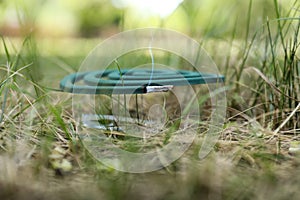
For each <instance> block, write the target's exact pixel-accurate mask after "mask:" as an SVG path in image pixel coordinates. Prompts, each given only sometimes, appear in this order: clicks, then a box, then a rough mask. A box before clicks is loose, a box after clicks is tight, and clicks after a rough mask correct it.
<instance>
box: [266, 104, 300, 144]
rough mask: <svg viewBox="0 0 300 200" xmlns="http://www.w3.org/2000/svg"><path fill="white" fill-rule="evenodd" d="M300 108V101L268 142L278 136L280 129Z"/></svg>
mask: <svg viewBox="0 0 300 200" xmlns="http://www.w3.org/2000/svg"><path fill="white" fill-rule="evenodd" d="M299 109H300V103H298V105H297V107H296V108H295V109H294V110H293V112H292V113H291V114H290V115H289V116H288V117H287V118H286V119H285V120H284V121H283V122H282V123H281V124H280V126H278V128H277V129H276V130H275V131H274V132H273V136H272V137H271V138H270V139H269V140H268V141H267V142H269V141H271V140H272V139H273V138H274V137H276V136H278V132H279V131H280V129H282V128H283V127H284V125H285V124H286V123H287V122H288V121H289V120H290V119H291V118H292V117H293V116H294V115H295V113H296V112H297V110H299Z"/></svg>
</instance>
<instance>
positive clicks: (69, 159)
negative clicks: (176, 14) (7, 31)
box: [0, 0, 300, 199]
mask: <svg viewBox="0 0 300 200" xmlns="http://www.w3.org/2000/svg"><path fill="white" fill-rule="evenodd" d="M272 6H273V7H274V8H273V9H274V10H273V11H274V13H273V14H274V15H275V16H276V19H265V21H264V23H263V24H258V25H257V27H258V28H257V29H256V30H252V29H251V27H252V24H251V22H252V21H251V20H252V18H253V12H254V11H253V8H255V5H254V1H249V4H248V7H247V10H246V11H245V13H246V15H247V20H246V21H247V23H245V24H244V27H243V28H244V29H245V30H246V31H245V32H244V33H242V35H240V34H241V33H239V32H237V29H238V28H239V27H238V25H237V24H238V23H237V20H236V23H235V25H234V28H233V29H232V32H231V34H228V36H226V38H225V39H222V40H219V39H216V38H213V39H210V38H207V39H206V40H205V41H203V45H204V47H205V49H207V51H208V52H209V54H210V55H212V56H213V59H214V61H215V62H216V63H217V65H218V66H219V67H220V70H221V73H223V74H225V75H226V77H227V81H226V84H227V88H228V92H227V97H228V99H227V100H228V108H227V113H228V114H227V119H226V123H225V125H224V127H223V131H222V133H221V135H220V138H219V140H218V142H217V144H216V146H215V147H214V149H213V151H212V153H211V154H209V156H208V157H207V158H206V159H204V160H200V159H199V157H198V152H199V149H200V147H201V144H202V142H203V140H204V136H205V133H206V130H207V122H206V121H205V120H207V118H208V117H207V116H202V117H203V122H201V123H199V124H200V127H199V131H198V133H197V135H196V138H195V140H194V142H193V144H192V145H191V147H190V148H189V149H188V151H186V152H185V154H184V155H183V156H182V157H180V158H179V159H178V160H177V161H175V162H174V163H172V164H171V165H169V166H167V167H165V168H163V169H161V170H158V171H155V172H151V173H144V174H131V173H123V172H120V171H117V170H115V169H113V168H111V167H107V166H105V165H103V164H102V163H101V162H98V161H97V160H96V159H95V158H94V157H93V155H91V154H90V153H89V152H88V151H87V150H86V149H85V148H84V145H83V144H82V141H81V140H80V138H79V137H78V134H77V133H78V128H80V127H79V126H78V123H77V122H76V120H75V119H74V118H73V116H72V101H71V95H69V94H66V93H61V92H58V91H54V90H52V89H54V88H57V87H58V85H59V81H60V79H61V78H62V77H63V76H65V75H66V74H69V73H72V72H76V70H77V68H78V66H79V65H80V62H81V61H82V59H83V58H84V57H85V55H86V53H88V52H89V51H90V50H91V49H92V48H93V47H94V44H95V43H96V42H97V43H98V42H99V41H100V40H94V39H91V40H84V39H76V40H67V41H62V40H61V41H56V42H55V45H53V43H54V42H53V41H51V40H49V41H47V40H35V38H34V37H31V36H30V37H27V38H25V39H24V40H20V39H18V40H14V39H12V40H10V39H8V38H5V37H2V38H1V39H2V41H1V50H0V53H1V54H0V56H1V57H0V75H1V76H0V97H1V99H0V109H1V112H0V199H298V197H299V195H300V194H299V189H298V188H299V187H298V185H299V182H300V176H299V175H298V172H299V170H300V168H299V166H300V165H299V164H300V157H299V153H295V154H291V153H290V152H289V147H290V146H291V145H292V144H294V145H296V146H297V145H299V144H298V143H297V142H298V141H300V136H299V128H300V127H299V120H300V119H299V117H300V115H299V98H300V97H299V94H300V90H299V85H300V81H299V77H300V74H299V70H300V69H299V63H300V55H299V46H300V40H299V38H300V36H299V34H300V33H299V31H300V19H299V6H300V5H299V3H298V2H297V1H295V4H294V5H291V7H290V8H289V9H287V10H286V9H282V7H281V6H280V5H279V4H278V2H277V1H276V0H274V1H273V4H272ZM210 26H212V25H210ZM194 31H195V30H194ZM68 45H71V46H72V49H68V50H65V49H64V47H65V46H68ZM54 47H55V48H54ZM78 49H79V50H78ZM224 49H228V52H225V53H224ZM132 56H133V57H136V55H132ZM166 57H167V59H169V60H171V59H174V58H172V57H169V55H166ZM139 58H140V60H139V59H137V60H135V61H133V58H132V57H130V56H129V57H127V59H129V61H128V62H129V63H130V64H131V65H134V64H136V63H140V64H142V63H143V62H146V61H144V58H143V57H142V56H139ZM175 59H176V58H175ZM147 62H148V61H147ZM118 63H119V65H120V66H123V65H125V64H126V63H127V61H126V56H124V57H121V58H120V59H119V60H118ZM113 64H114V63H113ZM113 64H112V65H113ZM127 64H128V63H127ZM180 64H183V66H184V67H188V66H185V64H186V63H180ZM41 78H43V79H41ZM51 88H52V89H51ZM206 100H207V97H206V96H205V95H203V96H201V97H200V98H199V102H201V104H202V105H203V106H204V107H203V109H204V110H207V109H209V104H207V101H206ZM209 114H210V113H209V111H208V114H207V115H209ZM171 128H175V130H176V124H175V125H173V126H172V127H171ZM88 131H90V132H92V130H88ZM94 132H95V130H94ZM95 134H96V135H98V134H100V133H99V132H98V131H96V133H95ZM102 136H103V137H108V138H109V137H110V136H105V134H102ZM170 137H171V134H170V132H168V133H167V134H166V135H163V136H157V137H155V138H153V140H152V141H149V142H148V143H146V144H145V143H144V141H142V140H140V139H136V138H132V137H128V138H127V137H115V138H111V139H112V140H113V142H114V145H118V146H119V147H120V148H123V149H126V150H128V151H132V152H141V151H144V150H148V149H151V148H152V149H153V148H155V147H157V146H160V145H164V143H167V142H168V139H169V138H170Z"/></svg>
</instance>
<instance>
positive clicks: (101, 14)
mask: <svg viewBox="0 0 300 200" xmlns="http://www.w3.org/2000/svg"><path fill="white" fill-rule="evenodd" d="M78 12H79V13H78V21H79V32H80V35H81V36H87V37H91V36H96V35H98V34H99V33H101V32H102V31H103V30H104V29H109V28H112V27H116V26H118V25H119V23H120V21H121V12H120V11H119V10H117V9H116V8H114V7H113V6H112V5H111V4H109V2H98V1H92V2H90V3H87V4H86V5H85V6H84V7H82V8H81V9H80V10H79V11H78Z"/></svg>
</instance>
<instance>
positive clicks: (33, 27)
mask: <svg viewBox="0 0 300 200" xmlns="http://www.w3.org/2000/svg"><path fill="white" fill-rule="evenodd" d="M291 2H292V1H290V0H285V1H283V0H282V1H281V4H282V5H283V6H286V7H290V4H291ZM249 3H250V1H249V0H247V1H246V0H223V1H218V0H184V1H183V0H164V1H157V0H152V1H149V0H89V1H72V0H26V1H25V0H0V33H1V34H2V35H5V36H17V37H18V36H22V35H26V34H28V33H34V34H35V35H36V36H39V37H60V38H61V37H72V38H73V37H99V36H102V37H106V36H109V35H112V34H114V33H117V32H120V31H123V30H128V29H133V28H141V27H149V26H158V27H165V28H170V29H174V30H177V31H180V32H183V33H186V34H188V35H190V36H194V37H220V38H226V37H227V36H229V35H231V33H232V32H233V30H234V29H235V30H236V35H237V36H242V35H243V34H244V33H245V24H247V19H248V18H247V14H246V13H247V10H248V9H249ZM279 3H280V2H279ZM272 7H273V1H272V0H253V1H252V16H251V24H250V25H251V26H250V29H251V30H253V31H255V30H256V29H257V28H258V26H261V25H262V23H263V22H264V21H265V20H266V18H267V17H268V18H270V19H272V18H274V17H275V16H274V9H272Z"/></svg>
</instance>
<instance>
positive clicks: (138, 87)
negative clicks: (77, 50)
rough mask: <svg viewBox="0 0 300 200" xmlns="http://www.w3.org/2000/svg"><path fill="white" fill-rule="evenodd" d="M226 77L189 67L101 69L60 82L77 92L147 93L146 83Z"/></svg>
mask: <svg viewBox="0 0 300 200" xmlns="http://www.w3.org/2000/svg"><path fill="white" fill-rule="evenodd" d="M224 79H225V78H224V76H222V75H217V74H208V73H199V72H194V71H187V70H158V69H155V70H151V69H132V70H128V69H127V70H120V71H119V70H104V71H103V70H100V71H90V72H81V73H73V74H70V75H68V76H65V77H64V78H63V79H62V80H61V82H60V88H61V90H62V91H64V92H69V93H74V94H144V93H147V90H146V87H147V86H166V85H172V86H184V85H188V84H189V85H197V84H209V83H221V82H224Z"/></svg>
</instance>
